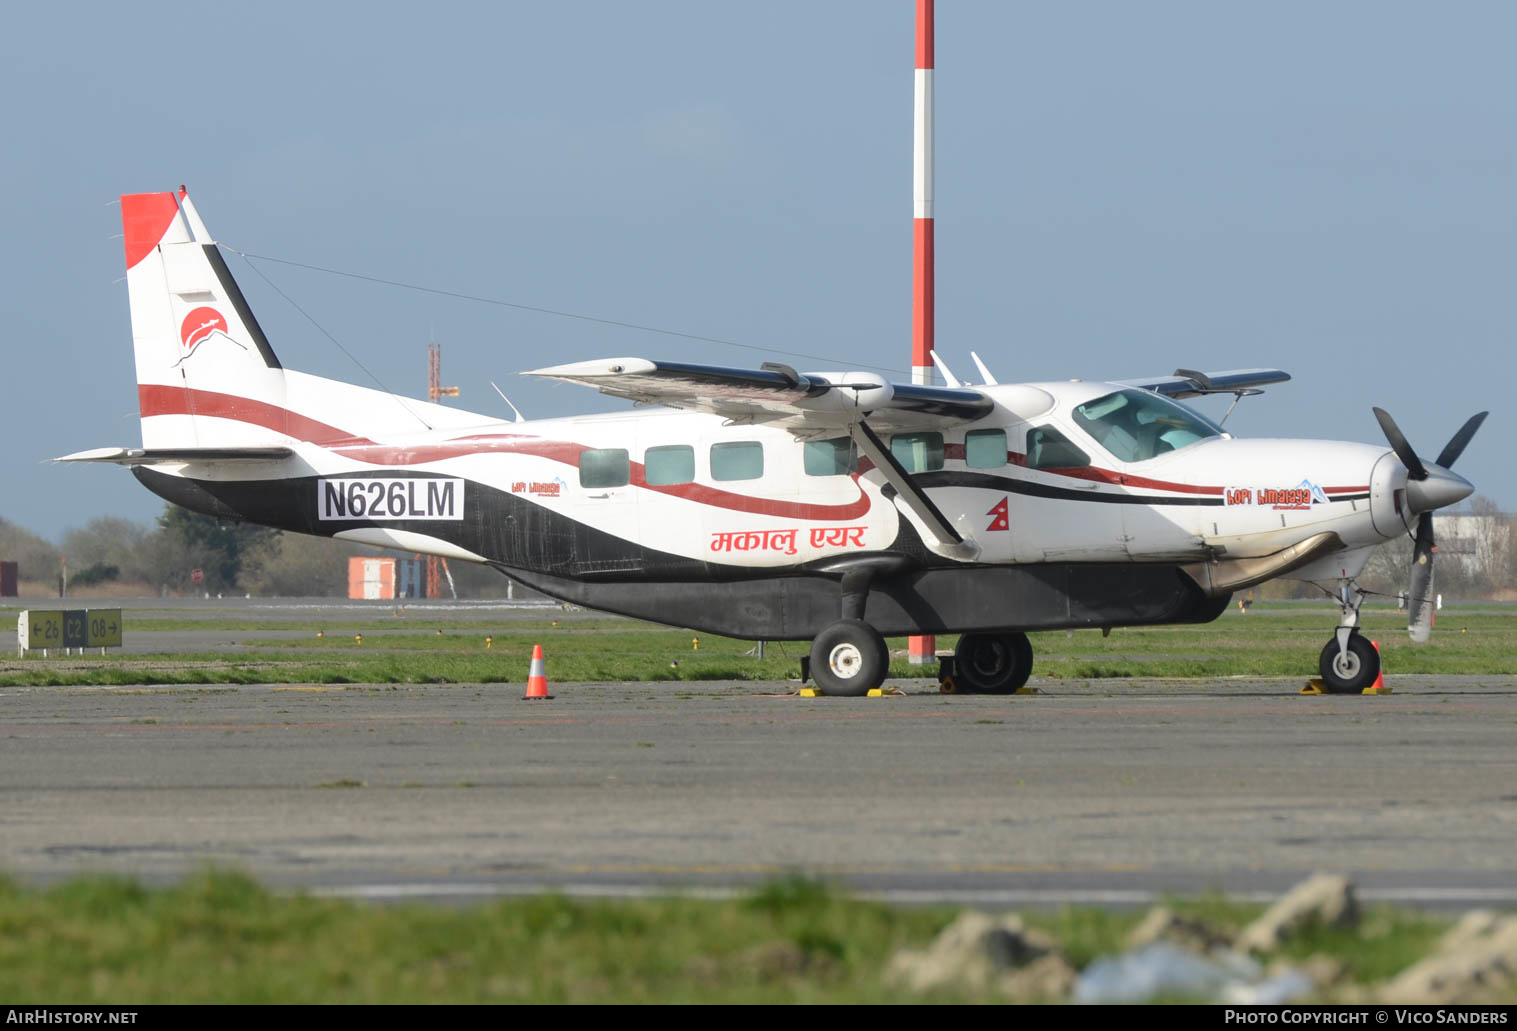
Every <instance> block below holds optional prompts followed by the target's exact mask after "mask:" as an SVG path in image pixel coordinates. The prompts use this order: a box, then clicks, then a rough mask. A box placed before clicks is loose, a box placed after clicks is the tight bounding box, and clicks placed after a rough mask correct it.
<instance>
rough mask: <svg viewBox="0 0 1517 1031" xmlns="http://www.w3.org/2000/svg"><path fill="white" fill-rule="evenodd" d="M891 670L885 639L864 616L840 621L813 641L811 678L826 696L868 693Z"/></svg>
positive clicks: (879, 683) (856, 695)
mask: <svg viewBox="0 0 1517 1031" xmlns="http://www.w3.org/2000/svg"><path fill="white" fill-rule="evenodd" d="M889 669H890V651H889V649H887V648H886V647H885V639H884V638H883V637H881V636H880V635H879V632H878V631H876V630H875V629H874V627H872V626H870V625H869V624H868V623H865V622H864V621H863V620H861V619H843V620H839V621H838V622H836V623H833V624H832V625H831V626H829V627H828V628H827V629H825V630H823V631H822V632H821V633H820V634H818V635H817V637H816V640H815V641H812V642H811V678H812V679H813V680H815V681H816V686H817V687H818V688H820V689H821V692H822V694H824V695H844V696H851V697H858V696H860V695H866V694H868V693H869V692H870V691H872V690H873V689H874V688H876V687H879V686H880V685H881V684H883V683H884V682H885V674H886V673H887V672H888V671H889Z"/></svg>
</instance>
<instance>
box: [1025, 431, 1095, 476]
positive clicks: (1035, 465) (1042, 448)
mask: <svg viewBox="0 0 1517 1031" xmlns="http://www.w3.org/2000/svg"><path fill="white" fill-rule="evenodd" d="M1089 464H1090V456H1089V455H1087V454H1086V453H1085V452H1083V451H1081V450H1080V449H1079V448H1077V447H1075V446H1074V445H1073V444H1071V443H1070V442H1069V438H1068V437H1066V436H1064V434H1062V433H1060V432H1059V431H1058V430H1056V429H1054V428H1053V427H1052V426H1039V427H1038V428H1037V429H1032V430H1028V431H1027V468H1029V469H1079V468H1082V467H1084V466H1087V465H1089Z"/></svg>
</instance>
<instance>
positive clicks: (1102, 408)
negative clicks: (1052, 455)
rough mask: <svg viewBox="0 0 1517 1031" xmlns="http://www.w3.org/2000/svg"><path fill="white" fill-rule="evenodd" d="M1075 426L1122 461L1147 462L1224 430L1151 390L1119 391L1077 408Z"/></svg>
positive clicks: (1219, 433) (1214, 435)
mask: <svg viewBox="0 0 1517 1031" xmlns="http://www.w3.org/2000/svg"><path fill="white" fill-rule="evenodd" d="M1074 415H1075V425H1076V426H1078V427H1080V429H1082V430H1084V431H1085V432H1086V433H1089V434H1090V435H1091V437H1093V438H1094V439H1095V441H1096V443H1098V444H1100V445H1101V446H1102V447H1104V448H1105V449H1106V450H1108V451H1110V452H1111V453H1112V455H1113V456H1114V457H1115V458H1116V459H1117V460H1118V461H1122V462H1146V461H1148V460H1149V459H1150V458H1154V457H1157V456H1158V455H1162V454H1164V453H1165V452H1167V451H1178V450H1180V449H1181V448H1183V447H1186V446H1188V445H1190V444H1194V443H1196V442H1197V441H1199V440H1205V439H1206V438H1207V437H1216V436H1220V435H1221V434H1222V428H1221V427H1220V426H1217V425H1216V424H1215V423H1212V422H1211V421H1210V420H1208V419H1206V418H1204V417H1203V416H1202V415H1201V414H1200V413H1198V412H1193V411H1191V410H1190V409H1189V408H1186V407H1185V406H1184V405H1182V404H1180V403H1178V402H1176V401H1171V400H1170V399H1169V398H1167V397H1165V396H1164V395H1162V394H1156V393H1154V392H1153V391H1151V390H1118V391H1117V392H1116V393H1113V394H1107V395H1105V396H1104V397H1098V398H1096V399H1095V400H1094V401H1087V402H1086V403H1085V404H1083V405H1080V406H1079V407H1078V408H1076V409H1075V412H1074Z"/></svg>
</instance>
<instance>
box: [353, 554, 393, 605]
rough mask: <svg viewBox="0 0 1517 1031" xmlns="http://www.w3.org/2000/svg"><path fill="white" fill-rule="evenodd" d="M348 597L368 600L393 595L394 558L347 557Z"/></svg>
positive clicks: (386, 597) (391, 596) (387, 597)
mask: <svg viewBox="0 0 1517 1031" xmlns="http://www.w3.org/2000/svg"><path fill="white" fill-rule="evenodd" d="M348 597H349V598H367V599H369V600H374V599H380V598H384V599H389V598H393V597H395V560H394V559H393V558H362V557H359V556H354V557H353V558H350V559H348Z"/></svg>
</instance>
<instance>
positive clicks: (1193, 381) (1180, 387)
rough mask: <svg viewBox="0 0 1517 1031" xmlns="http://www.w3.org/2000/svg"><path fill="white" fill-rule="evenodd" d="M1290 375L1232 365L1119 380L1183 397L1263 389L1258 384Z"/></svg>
mask: <svg viewBox="0 0 1517 1031" xmlns="http://www.w3.org/2000/svg"><path fill="white" fill-rule="evenodd" d="M1289 379H1290V374H1289V373H1286V372H1281V371H1280V370H1279V369H1231V370H1229V371H1227V372H1196V371H1194V370H1192V369H1176V370H1175V372H1174V375H1172V376H1155V377H1153V378H1152V379H1142V380H1137V379H1124V380H1118V381H1117V382H1119V383H1122V384H1124V385H1125V386H1130V387H1142V388H1143V389H1144V390H1152V391H1155V392H1156V393H1160V394H1163V395H1164V396H1166V397H1173V398H1176V399H1179V398H1184V397H1200V396H1202V395H1205V394H1237V393H1250V394H1253V393H1259V391H1258V390H1257V388H1258V387H1266V386H1269V385H1270V384H1272V383H1284V382H1286V381H1287V380H1289Z"/></svg>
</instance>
